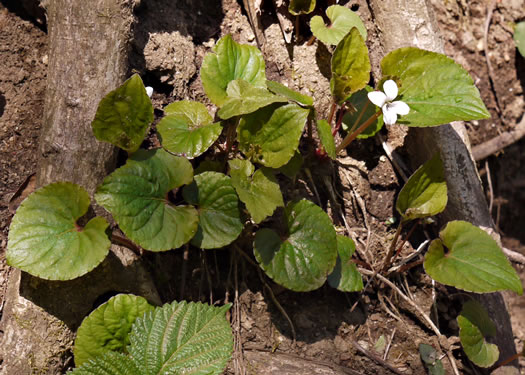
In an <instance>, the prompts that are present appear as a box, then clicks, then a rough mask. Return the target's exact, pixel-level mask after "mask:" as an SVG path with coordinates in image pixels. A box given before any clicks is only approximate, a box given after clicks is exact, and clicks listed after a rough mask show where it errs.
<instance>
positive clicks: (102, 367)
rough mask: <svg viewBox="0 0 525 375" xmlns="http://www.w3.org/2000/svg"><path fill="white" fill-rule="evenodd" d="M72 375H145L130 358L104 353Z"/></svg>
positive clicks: (114, 353)
mask: <svg viewBox="0 0 525 375" xmlns="http://www.w3.org/2000/svg"><path fill="white" fill-rule="evenodd" d="M68 374H71V375H145V373H143V372H141V370H140V369H139V368H138V367H137V366H136V365H135V362H133V361H132V360H131V359H130V358H129V356H127V355H125V354H123V353H119V352H104V353H103V354H102V355H101V356H98V357H95V358H93V359H91V360H90V361H88V362H85V363H84V364H83V365H82V366H80V367H78V368H76V369H74V370H73V371H72V372H68Z"/></svg>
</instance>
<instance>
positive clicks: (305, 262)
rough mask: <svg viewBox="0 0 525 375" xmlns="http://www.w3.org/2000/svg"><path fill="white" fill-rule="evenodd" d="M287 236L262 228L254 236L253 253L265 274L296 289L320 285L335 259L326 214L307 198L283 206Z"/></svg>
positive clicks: (335, 248) (300, 290) (328, 220)
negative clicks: (283, 237)
mask: <svg viewBox="0 0 525 375" xmlns="http://www.w3.org/2000/svg"><path fill="white" fill-rule="evenodd" d="M285 220H286V223H285V226H286V229H287V230H288V233H287V234H286V239H285V240H281V236H280V235H279V234H277V233H276V232H275V231H273V230H271V229H267V228H263V229H261V230H259V231H258V232H257V234H256V235H255V242H254V248H253V252H254V254H255V258H256V259H257V262H259V265H260V266H261V268H262V269H263V270H264V272H266V274H267V275H268V276H269V277H271V278H272V279H273V280H274V281H275V282H276V283H278V284H281V285H283V286H285V287H286V288H288V289H291V290H294V291H296V292H306V291H310V290H314V289H317V288H319V287H320V286H321V285H323V284H324V282H325V281H326V278H327V276H328V274H329V273H330V272H332V270H333V268H334V266H335V263H336V259H337V240H336V235H335V230H334V227H333V225H332V222H331V220H330V218H329V217H328V215H327V214H326V213H325V212H324V211H323V210H322V209H321V208H320V207H318V206H316V205H315V204H313V203H312V202H310V201H307V200H304V199H303V200H301V201H299V202H296V203H290V204H288V206H287V207H286V209H285Z"/></svg>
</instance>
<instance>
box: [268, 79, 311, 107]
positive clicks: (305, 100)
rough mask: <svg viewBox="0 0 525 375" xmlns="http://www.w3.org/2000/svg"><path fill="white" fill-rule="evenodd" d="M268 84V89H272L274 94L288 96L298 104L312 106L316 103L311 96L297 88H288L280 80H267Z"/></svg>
mask: <svg viewBox="0 0 525 375" xmlns="http://www.w3.org/2000/svg"><path fill="white" fill-rule="evenodd" d="M266 86H268V90H270V91H271V92H273V93H274V94H277V95H281V96H284V97H285V98H288V99H289V100H291V101H294V102H296V103H297V104H300V105H303V106H306V107H311V106H313V105H314V99H313V98H312V97H311V96H308V95H304V94H301V93H299V92H297V91H295V90H292V89H290V88H288V87H287V86H285V85H282V84H280V83H279V82H275V81H266Z"/></svg>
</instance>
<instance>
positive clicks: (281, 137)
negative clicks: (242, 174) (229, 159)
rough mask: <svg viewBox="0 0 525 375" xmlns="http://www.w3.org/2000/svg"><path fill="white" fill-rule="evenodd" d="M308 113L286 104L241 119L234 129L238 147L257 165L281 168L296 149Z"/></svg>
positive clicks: (306, 110)
mask: <svg viewBox="0 0 525 375" xmlns="http://www.w3.org/2000/svg"><path fill="white" fill-rule="evenodd" d="M309 112H310V110H308V109H305V108H301V107H299V106H298V105H297V104H287V105H283V106H280V107H277V106H276V105H271V106H268V107H264V108H261V109H260V110H258V111H257V112H254V113H251V114H249V115H246V116H243V117H242V119H241V121H240V124H239V126H238V128H237V135H238V140H239V148H240V149H241V151H243V152H244V153H246V154H247V155H249V156H251V157H253V159H254V160H255V161H256V162H258V163H260V164H263V165H265V166H267V167H271V168H279V167H281V166H282V165H284V164H286V163H287V162H288V161H289V160H290V159H291V157H292V156H293V155H294V153H295V150H297V148H298V147H299V139H300V138H301V134H302V133H303V129H304V125H305V124H306V119H307V118H308V114H309Z"/></svg>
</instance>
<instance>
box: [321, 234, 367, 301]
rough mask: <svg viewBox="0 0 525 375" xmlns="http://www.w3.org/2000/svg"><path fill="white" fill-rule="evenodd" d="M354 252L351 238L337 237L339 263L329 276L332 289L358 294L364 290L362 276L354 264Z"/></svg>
mask: <svg viewBox="0 0 525 375" xmlns="http://www.w3.org/2000/svg"><path fill="white" fill-rule="evenodd" d="M354 252H355V243H354V241H353V240H352V239H351V238H349V237H346V236H341V235H337V253H338V256H337V262H336V264H335V268H334V270H333V271H332V273H331V274H330V275H329V276H328V284H330V286H331V287H332V288H336V289H338V290H340V291H342V292H358V291H360V290H362V289H363V279H362V278H361V274H360V273H359V271H358V270H357V267H356V265H355V263H354V262H352V255H353V254H354Z"/></svg>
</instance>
